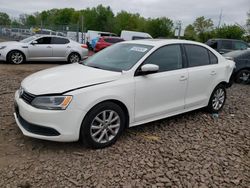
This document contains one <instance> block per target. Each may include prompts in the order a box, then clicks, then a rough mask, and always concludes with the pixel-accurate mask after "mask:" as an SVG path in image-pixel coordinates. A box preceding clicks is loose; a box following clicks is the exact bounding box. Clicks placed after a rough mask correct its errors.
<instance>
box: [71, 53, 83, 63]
mask: <svg viewBox="0 0 250 188" xmlns="http://www.w3.org/2000/svg"><path fill="white" fill-rule="evenodd" d="M69 60H70V62H71V63H77V62H79V61H80V58H79V56H78V55H77V54H72V55H71V56H70V59H69Z"/></svg>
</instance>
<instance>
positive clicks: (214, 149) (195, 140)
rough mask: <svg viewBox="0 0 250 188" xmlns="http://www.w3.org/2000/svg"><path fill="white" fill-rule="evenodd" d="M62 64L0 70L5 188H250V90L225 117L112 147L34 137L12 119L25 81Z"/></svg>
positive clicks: (166, 123) (233, 99) (136, 132)
mask: <svg viewBox="0 0 250 188" xmlns="http://www.w3.org/2000/svg"><path fill="white" fill-rule="evenodd" d="M52 66H56V64H31V65H28V64H24V65H18V66H14V65H8V64H0V103H1V105H0V187H127V188H129V187H188V188H189V187H190V188H191V187H204V188H205V187H250V130H249V125H250V123H249V122H250V112H249V110H250V98H249V93H250V86H249V85H248V86H244V85H236V84H235V85H233V86H232V88H230V89H229V90H228V100H227V102H226V105H225V106H224V109H223V111H222V112H221V113H220V114H219V117H213V116H212V115H211V114H208V113H206V112H204V111H203V110H198V111H194V112H191V113H186V114H183V115H179V116H175V117H172V118H168V119H164V120H161V121H156V122H153V123H148V124H146V125H142V126H138V127H135V128H131V129H128V130H126V132H125V133H124V134H123V136H122V137H121V138H120V139H119V140H118V142H117V143H116V144H115V145H113V146H112V147H109V148H106V149H102V150H90V149H87V148H85V147H83V146H82V145H81V144H80V143H56V142H47V141H42V140H36V139H32V138H27V137H25V136H23V135H22V133H21V132H20V130H19V129H18V128H17V125H16V123H15V121H14V118H13V115H12V114H13V96H14V91H15V90H16V89H17V88H18V87H19V85H20V82H21V80H22V79H23V78H24V77H26V76H27V75H29V74H31V73H33V72H36V71H38V70H41V69H44V68H47V67H52Z"/></svg>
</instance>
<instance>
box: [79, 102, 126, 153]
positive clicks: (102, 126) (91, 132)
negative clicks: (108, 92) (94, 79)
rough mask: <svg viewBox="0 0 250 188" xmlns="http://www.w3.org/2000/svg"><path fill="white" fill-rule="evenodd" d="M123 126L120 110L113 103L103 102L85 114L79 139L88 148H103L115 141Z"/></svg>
mask: <svg viewBox="0 0 250 188" xmlns="http://www.w3.org/2000/svg"><path fill="white" fill-rule="evenodd" d="M125 124H126V117H125V114H124V112H123V110H122V108H121V107H120V106H119V105H117V104H115V103H113V102H103V103H100V104H98V105H96V106H95V107H93V108H92V109H91V110H90V112H88V113H87V115H86V117H85V119H84V121H83V123H82V126H81V131H80V139H81V141H83V143H86V144H87V146H88V147H91V148H95V149H100V148H105V147H108V146H111V145H113V144H114V143H115V142H116V141H117V139H118V138H119V137H120V135H121V133H122V132H123V130H124V128H125Z"/></svg>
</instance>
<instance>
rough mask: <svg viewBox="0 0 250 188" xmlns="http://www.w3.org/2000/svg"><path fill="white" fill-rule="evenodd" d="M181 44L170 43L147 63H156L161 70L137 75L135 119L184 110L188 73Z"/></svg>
mask: <svg viewBox="0 0 250 188" xmlns="http://www.w3.org/2000/svg"><path fill="white" fill-rule="evenodd" d="M181 51H182V50H181V47H180V45H178V44H176V45H168V46H164V47H161V48H159V49H158V50H156V51H155V52H154V53H153V54H151V55H150V56H149V57H148V58H147V59H146V60H145V62H144V63H143V64H156V65H158V66H159V72H157V73H154V74H148V75H138V76H135V87H136V89H135V91H136V94H135V121H136V122H138V121H143V120H146V119H154V118H156V119H157V117H160V116H164V115H168V114H171V113H175V112H178V111H181V110H184V105H185V93H186V88H187V80H188V73H187V69H186V68H183V67H184V66H183V58H182V52H181Z"/></svg>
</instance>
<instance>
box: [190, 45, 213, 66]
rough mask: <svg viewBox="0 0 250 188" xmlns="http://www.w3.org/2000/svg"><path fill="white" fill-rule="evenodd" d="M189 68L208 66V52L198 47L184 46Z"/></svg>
mask: <svg viewBox="0 0 250 188" xmlns="http://www.w3.org/2000/svg"><path fill="white" fill-rule="evenodd" d="M185 49H186V52H187V58H188V64H189V67H196V66H203V65H209V64H210V63H209V57H208V50H207V49H206V48H204V47H201V46H198V45H191V44H188V45H185Z"/></svg>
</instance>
